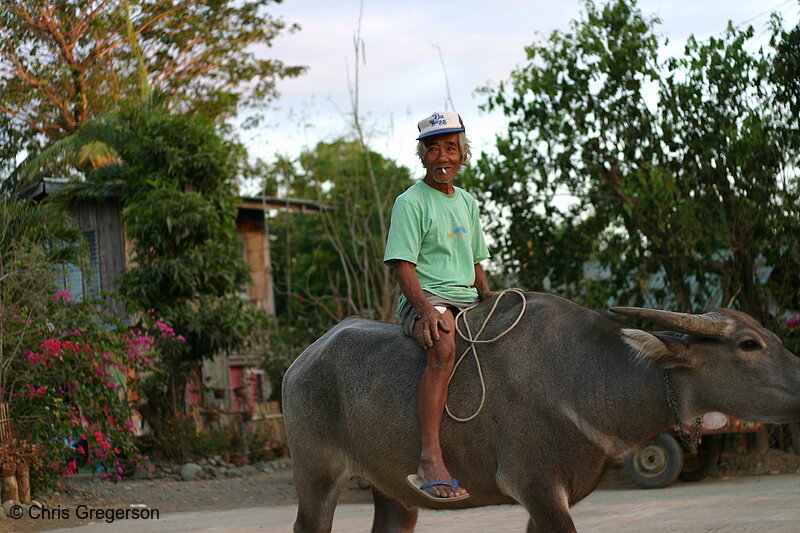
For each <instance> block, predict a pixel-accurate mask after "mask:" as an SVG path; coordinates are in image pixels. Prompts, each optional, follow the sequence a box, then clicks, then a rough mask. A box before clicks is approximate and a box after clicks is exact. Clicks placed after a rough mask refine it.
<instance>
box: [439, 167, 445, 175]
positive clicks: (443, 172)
mask: <svg viewBox="0 0 800 533" xmlns="http://www.w3.org/2000/svg"><path fill="white" fill-rule="evenodd" d="M439 170H441V171H442V174H447V170H445V169H443V168H440V169H439Z"/></svg>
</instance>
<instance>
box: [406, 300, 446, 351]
mask: <svg viewBox="0 0 800 533" xmlns="http://www.w3.org/2000/svg"><path fill="white" fill-rule="evenodd" d="M440 328H441V330H442V331H444V332H446V333H449V332H450V327H448V325H447V324H445V322H444V320H442V313H441V312H440V311H439V310H438V309H436V308H435V307H431V309H430V311H426V312H425V313H424V314H422V315H420V317H419V318H418V319H417V322H416V324H415V325H414V338H415V339H416V341H417V342H418V343H419V345H420V346H422V348H423V349H424V350H430V349H431V348H433V343H434V341H438V340H439V329H440Z"/></svg>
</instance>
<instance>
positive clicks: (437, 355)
mask: <svg viewBox="0 0 800 533" xmlns="http://www.w3.org/2000/svg"><path fill="white" fill-rule="evenodd" d="M442 320H443V322H444V323H445V324H446V325H447V326H448V327H449V329H450V331H449V332H445V331H444V330H442V329H439V340H438V341H437V340H434V342H433V348H431V349H430V350H428V351H427V353H428V364H427V366H426V367H425V372H424V373H423V374H422V381H421V382H420V387H419V393H418V395H417V410H418V413H419V422H420V426H421V430H422V452H421V454H420V463H419V471H418V475H419V476H420V477H421V478H422V479H423V480H424V481H425V482H426V483H428V482H431V481H446V482H448V483H452V481H453V476H451V475H450V472H449V471H448V470H447V467H446V466H445V464H444V459H443V457H442V448H441V445H440V443H439V431H440V429H441V427H442V415H443V414H444V406H445V403H447V380H448V379H449V378H450V373H451V372H452V371H453V365H454V364H455V351H456V342H455V319H454V317H453V313H452V311H450V310H449V309H447V310H446V311H445V312H444V313H443V314H442ZM414 333H415V335H417V336H419V334H420V331H419V330H418V328H417V325H415V326H414ZM427 490H428V491H429V492H431V493H432V494H434V495H435V496H438V497H440V498H452V497H453V496H460V495H462V494H466V493H467V491H466V490H464V489H463V488H461V487H458V488H455V489H454V488H451V487H446V486H443V485H437V486H434V487H431V488H430V489H427Z"/></svg>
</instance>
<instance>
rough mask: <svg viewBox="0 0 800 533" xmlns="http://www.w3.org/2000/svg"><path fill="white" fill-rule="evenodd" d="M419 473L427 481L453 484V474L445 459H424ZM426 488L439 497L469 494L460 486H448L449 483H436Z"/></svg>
mask: <svg viewBox="0 0 800 533" xmlns="http://www.w3.org/2000/svg"><path fill="white" fill-rule="evenodd" d="M417 475H418V476H419V477H420V478H422V480H423V481H424V482H425V483H431V482H434V481H444V482H445V483H449V484H451V485H452V484H453V476H451V475H450V472H449V471H448V470H447V467H446V466H445V465H444V462H443V461H423V462H422V463H420V465H419V470H418V471H417ZM425 490H426V491H427V492H428V493H430V494H432V495H434V496H436V497H437V498H445V499H447V498H454V497H456V496H463V495H465V494H467V491H466V490H465V489H464V488H463V487H460V486H457V487H448V486H447V485H434V486H432V487H428V488H427V489H425Z"/></svg>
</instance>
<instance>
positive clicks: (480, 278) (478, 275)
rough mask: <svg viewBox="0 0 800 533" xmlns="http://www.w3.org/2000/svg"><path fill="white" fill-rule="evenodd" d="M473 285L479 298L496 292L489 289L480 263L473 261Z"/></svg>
mask: <svg viewBox="0 0 800 533" xmlns="http://www.w3.org/2000/svg"><path fill="white" fill-rule="evenodd" d="M474 286H475V288H476V289H478V295H479V296H480V297H481V300H486V299H488V298H491V297H492V296H494V295H495V294H497V293H496V292H494V291H492V290H490V289H489V280H488V279H486V272H484V271H483V267H482V266H481V264H480V263H475V285H474ZM406 298H408V296H406Z"/></svg>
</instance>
